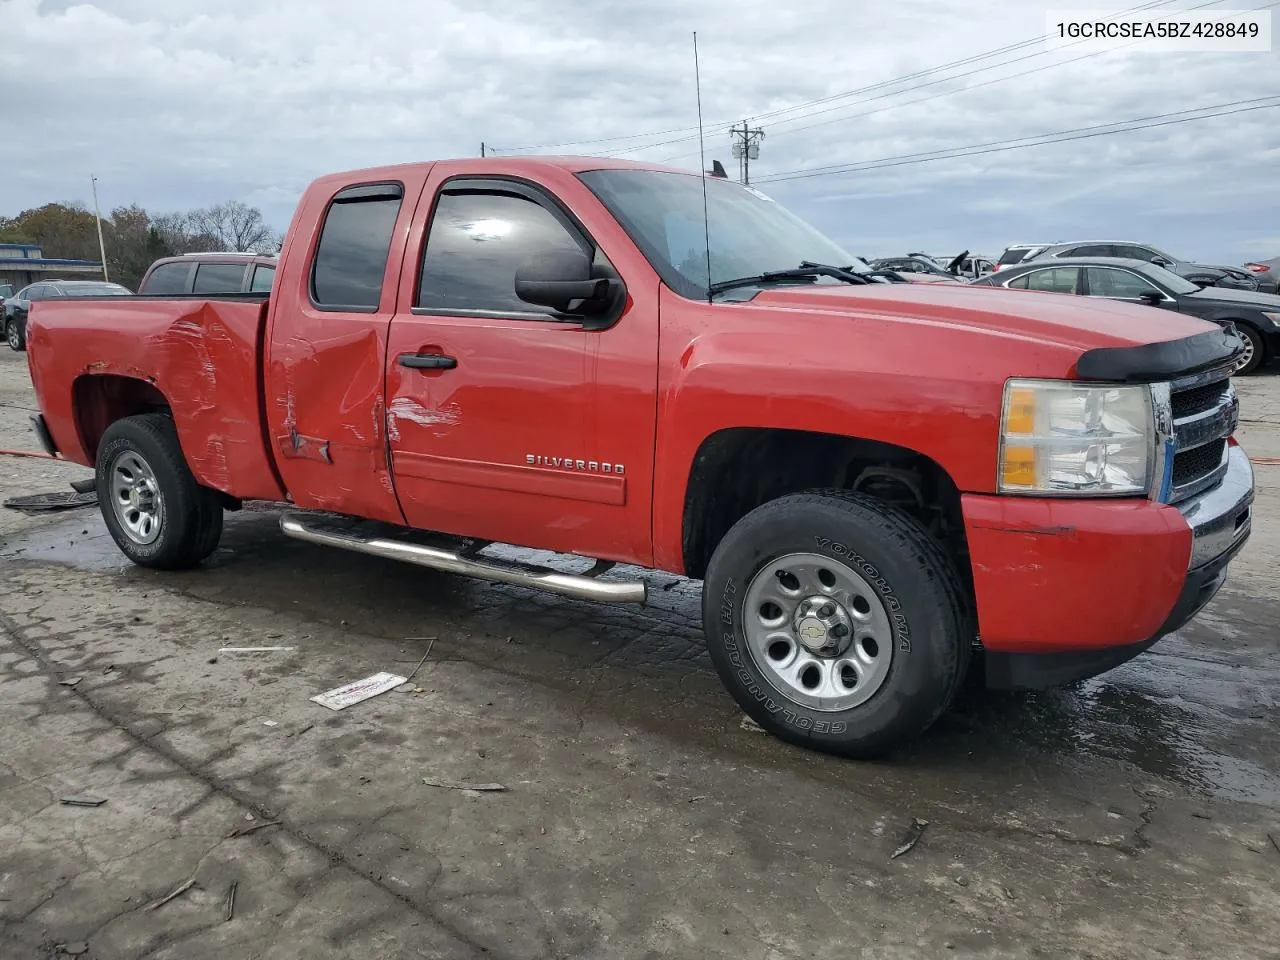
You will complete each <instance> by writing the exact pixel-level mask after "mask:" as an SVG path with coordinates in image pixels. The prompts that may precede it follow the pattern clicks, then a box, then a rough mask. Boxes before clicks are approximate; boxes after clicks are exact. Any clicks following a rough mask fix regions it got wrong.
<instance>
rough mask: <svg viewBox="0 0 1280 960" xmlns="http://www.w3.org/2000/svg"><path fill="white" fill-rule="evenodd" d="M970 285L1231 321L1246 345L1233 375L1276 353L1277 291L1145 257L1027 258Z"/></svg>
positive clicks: (1279, 332) (1279, 327)
mask: <svg viewBox="0 0 1280 960" xmlns="http://www.w3.org/2000/svg"><path fill="white" fill-rule="evenodd" d="M971 286H992V287H1007V288H1009V289H1011V290H1043V291H1046V292H1049V293H1074V294H1079V295H1081V296H1086V297H1106V298H1108V299H1110V300H1125V301H1128V302H1129V303H1145V304H1147V305H1148V306H1152V307H1159V308H1162V309H1165V310H1174V311H1176V312H1178V313H1186V314H1190V315H1191V316H1193V317H1199V318H1200V319H1202V320H1211V321H1213V322H1214V323H1218V324H1222V325H1223V326H1225V325H1226V324H1227V323H1233V324H1234V325H1235V328H1236V331H1237V332H1238V333H1239V334H1240V336H1241V337H1242V338H1243V340H1244V344H1245V351H1244V354H1243V356H1242V357H1241V358H1240V362H1239V364H1238V365H1237V367H1236V370H1235V372H1236V373H1237V374H1246V373H1252V372H1253V371H1254V370H1256V369H1257V368H1258V367H1259V366H1261V365H1262V364H1264V363H1266V362H1267V361H1268V360H1269V359H1271V358H1272V357H1274V356H1275V355H1276V354H1277V352H1280V296H1274V295H1272V294H1269V293H1258V292H1257V291H1253V290H1231V289H1229V288H1224V287H1205V288H1201V287H1199V286H1197V285H1196V284H1194V283H1192V282H1191V281H1190V280H1187V279H1186V278H1185V277H1180V276H1178V275H1177V274H1176V273H1173V272H1172V271H1170V270H1166V269H1165V268H1164V267H1160V266H1156V264H1154V263H1150V262H1148V261H1146V260H1134V259H1120V258H1112V257H1073V258H1071V259H1061V260H1057V259H1055V261H1053V262H1050V263H1046V262H1045V261H1043V260H1032V261H1030V262H1028V263H1022V264H1019V265H1017V266H1014V267H1010V268H1007V269H1005V270H1001V271H1000V272H999V273H997V274H992V275H991V276H989V277H985V278H983V279H982V280H976V281H974V283H973V284H971Z"/></svg>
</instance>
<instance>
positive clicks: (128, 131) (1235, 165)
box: [0, 0, 1280, 262]
mask: <svg viewBox="0 0 1280 960" xmlns="http://www.w3.org/2000/svg"><path fill="white" fill-rule="evenodd" d="M1260 2H1261V0H1255V4H1254V5H1259V3H1260ZM1051 5H1052V4H1049V3H1024V2H1001V3H995V2H991V3H988V4H986V5H982V6H975V5H973V4H971V3H961V2H959V0H947V2H944V0H928V2H914V3H912V4H907V5H900V6H898V7H893V6H886V7H880V8H874V9H873V8H871V7H869V6H867V5H853V6H850V5H849V4H842V3H837V2H834V0H813V2H810V3H806V4H803V5H791V6H790V7H789V8H784V7H782V5H779V4H776V3H775V2H772V0H732V2H730V0H703V2H702V3H699V4H696V5H695V4H689V3H686V2H683V0H681V2H676V0H652V2H642V3H634V2H628V3H624V2H620V0H600V2H586V0H555V2H552V0H501V2H498V0H470V2H463V0H457V2H452V0H364V2H362V3H360V4H358V5H352V4H350V3H349V2H346V0H344V2H338V0H308V2H306V3H304V2H302V0H274V2H272V3H268V4H264V3H262V2H261V0H216V2H215V0H185V2H183V3H180V4H175V3H172V2H167V0H96V2H85V3H77V2H69V0H58V2H51V0H43V2H41V0H0V22H3V24H4V33H5V37H6V41H5V48H6V66H5V79H4V87H3V93H2V94H0V127H2V128H3V129H4V131H5V135H4V140H5V141H6V142H7V143H9V144H12V143H14V142H18V143H21V145H22V149H21V150H13V149H6V150H5V161H4V172H5V175H4V176H3V177H2V178H0V212H3V213H14V212H17V210H19V209H22V208H24V207H28V206H33V205H36V204H39V203H43V202H47V201H49V200H54V199H74V198H78V197H79V198H87V194H88V177H89V174H90V173H94V174H96V175H97V176H98V177H99V187H100V191H101V194H102V201H103V204H104V205H105V206H107V207H113V206H117V205H125V204H129V203H134V202H136V203H140V204H142V205H144V206H147V207H148V208H153V209H157V210H166V209H182V208H189V207H194V206H201V205H205V204H208V203H212V202H216V201H219V200H224V199H241V200H244V201H245V202H249V203H254V204H257V205H259V206H261V207H262V209H263V210H264V212H265V213H266V215H267V217H268V219H269V220H270V221H271V222H273V223H274V224H276V225H277V226H279V227H283V226H284V225H285V224H286V223H287V221H288V218H289V216H290V215H291V214H292V211H293V206H294V203H295V202H296V200H297V197H298V195H299V193H300V192H301V190H302V189H303V187H304V186H305V184H306V183H307V181H308V180H310V179H311V178H312V177H314V176H317V175H319V174H321V173H325V172H329V171H333V170H341V169H347V168H352V167H359V166H367V165H374V164H383V163H395V162H403V161H409V160H422V159H433V158H439V157H449V156H468V155H474V154H476V153H478V151H479V147H480V143H481V141H484V142H486V143H487V144H488V145H489V147H490V148H492V149H497V150H499V151H504V152H512V151H515V150H516V148H520V147H522V146H529V145H542V144H547V145H557V146H555V151H554V152H577V153H599V154H612V155H625V156H631V157H635V158H638V159H646V160H653V161H659V160H660V161H667V162H671V163H673V164H676V165H683V166H688V167H692V168H696V167H697V165H698V162H699V161H698V142H697V138H696V126H695V124H696V109H695V102H694V84H693V80H694V77H693V58H692V48H691V43H690V34H691V32H692V31H694V30H697V31H698V36H699V48H700V53H701V56H702V87H703V111H704V115H705V118H706V120H707V121H708V125H707V128H706V135H707V153H708V160H710V159H712V158H717V159H721V160H722V161H723V162H724V163H725V165H726V167H727V168H728V169H729V170H730V171H734V172H736V167H737V165H736V162H735V161H733V160H731V159H730V157H729V149H728V147H729V137H728V132H727V128H728V125H729V124H730V123H731V122H734V121H736V120H740V119H742V118H744V117H746V118H751V117H759V118H760V119H759V120H758V121H756V123H757V124H758V125H759V126H761V127H762V128H764V130H765V133H766V138H765V141H764V143H763V145H762V152H761V157H760V159H759V160H758V161H757V162H755V163H753V165H752V172H753V179H755V180H756V181H757V182H758V183H759V184H760V185H761V187H762V189H765V190H766V191H767V192H768V193H770V194H771V195H772V196H775V197H776V198H777V199H779V200H780V201H782V202H783V203H785V204H786V205H787V206H789V207H791V208H792V209H794V210H795V211H796V212H797V213H799V214H800V215H801V216H804V217H805V218H807V219H809V220H811V221H812V222H814V223H815V225H817V226H819V227H820V228H821V229H823V230H825V231H826V232H828V233H830V234H832V235H833V237H835V238H836V239H837V240H839V241H840V242H841V243H842V244H843V245H844V246H846V247H847V248H849V249H852V250H854V251H856V252H860V253H866V254H878V253H883V254H886V255H887V254H891V253H895V252H900V251H904V250H906V249H921V248H924V249H936V250H939V251H942V252H945V251H947V250H952V249H959V248H961V247H970V248H972V249H975V250H983V251H986V252H989V253H996V252H999V250H1000V249H1001V248H1002V247H1003V246H1004V245H1005V244H1006V243H1009V242H1012V241H1015V240H1021V239H1049V240H1053V239H1070V238H1072V237H1076V236H1088V237H1111V236H1115V237H1121V238H1133V239H1143V240H1149V241H1150V242H1153V243H1156V244H1158V245H1160V246H1162V247H1164V248H1166V249H1169V250H1170V251H1172V252H1174V253H1176V254H1179V255H1183V254H1184V251H1185V252H1186V253H1187V254H1191V255H1195V256H1199V257H1202V258H1205V259H1209V260H1212V261H1214V262H1240V261H1241V260H1243V259H1245V258H1246V257H1257V256H1261V255H1268V256H1274V255H1276V254H1277V253H1280V249H1272V247H1268V246H1266V244H1268V243H1272V244H1273V246H1274V238H1275V215H1276V212H1277V210H1280V186H1278V185H1277V182H1276V177H1275V170H1276V169H1277V160H1278V159H1280V150H1278V149H1277V144H1278V143H1280V137H1278V136H1277V131H1280V110H1277V109H1272V110H1259V111H1255V112H1253V113H1243V114H1238V115H1236V116H1230V117H1220V118H1217V119H1210V120H1203V121H1198V122H1195V123H1185V124H1180V125H1177V126H1168V127H1162V128H1156V129H1151V130H1145V131H1140V132H1135V133H1129V134H1122V135H1119V136H1114V137H1099V138H1096V139H1089V140H1078V141H1074V142H1069V143H1060V144H1054V145H1049V146H1037V147H1032V148H1028V149H1022V150H1010V151H1003V152H995V153H990V154H986V155H982V156H972V157H966V158H957V159H943V160H936V161H932V162H927V163H915V164H910V165H903V166H888V167H882V168H880V169H875V170H867V171H862V172H854V173H848V174H843V175H838V176H824V177H814V178H811V179H797V180H785V181H775V182H773V183H770V182H768V181H769V178H770V177H771V176H773V177H776V176H778V175H780V174H785V173H788V172H793V171H798V170H802V169H807V168H811V167H818V166H830V165H836V164H841V163H859V162H864V161H875V160H879V159H882V158H887V157H897V156H903V155H908V154H918V153H921V152H924V151H936V150H949V149H952V148H955V147H957V146H965V145H969V144H976V143H983V142H990V141H1004V140H1009V139H1011V138H1017V137H1029V136H1034V135H1037V134H1042V133H1047V132H1051V131H1057V130H1066V129H1073V128H1079V127H1085V126H1090V125H1093V124H1099V123H1108V122H1112V121H1117V120H1128V119H1133V118H1138V117H1146V116H1153V115H1155V114H1163V113H1169V112H1172V111H1175V110H1182V109H1187V108H1191V107H1197V106H1204V105H1210V104H1216V103H1224V102H1227V101H1235V100H1243V99H1246V98H1249V97H1264V96H1267V95H1270V94H1275V93H1276V92H1277V91H1280V53H1256V54H1230V53H1228V54H1211V53H1204V54H1153V53H1142V52H1136V51H1134V50H1132V49H1130V50H1122V51H1118V52H1111V53H1105V54H1100V55H1090V56H1084V54H1083V52H1082V51H1079V50H1073V49H1067V50H1060V51H1047V50H1046V48H1045V46H1044V45H1043V43H1039V44H1035V45H1032V46H1028V47H1025V48H1018V49H1014V50H1011V51H1009V52H1008V53H1006V54H1005V55H1004V56H1003V57H1001V58H995V59H986V60H978V61H975V62H974V63H972V64H970V65H968V66H966V67H960V68H956V69H955V70H953V71H951V72H950V73H951V74H955V73H962V72H965V71H978V72H974V73H973V75H972V76H968V77H961V78H959V79H954V80H946V79H945V77H946V76H947V74H936V73H935V74H928V75H926V76H922V77H919V78H917V79H914V80H908V81H904V82H902V83H899V84H897V85H895V86H890V87H881V88H879V89H875V90H871V91H867V92H865V93H862V94H858V95H856V96H849V97H843V98H840V99H836V100H831V101H829V102H826V103H820V104H816V105H814V106H811V107H808V108H804V109H801V110H792V111H791V112H786V113H776V114H774V112H775V111H781V110H784V109H786V108H790V107H793V106H794V105H795V104H800V103H804V102H807V101H814V100H818V99H821V98H828V97H833V96H836V95H838V94H841V93H844V92H846V91H850V90H856V89H859V88H863V87H866V86H868V85H872V84H882V83H883V82H884V81H886V80H891V79H893V78H896V77H904V76H907V75H910V74H913V73H917V72H920V71H927V70H929V69H930V68H933V67H935V66H937V65H939V64H941V63H946V62H948V61H954V60H957V59H960V58H964V57H969V56H974V55H977V54H982V53H984V52H986V51H990V50H993V49H996V48H1000V47H1003V46H1007V45H1011V44H1015V43H1017V42H1019V41H1022V40H1026V39H1029V38H1033V37H1036V36H1038V35H1040V34H1042V33H1043V30H1044V12H1045V10H1046V9H1047V8H1048V7H1049V6H1051ZM1095 5H1096V4H1095ZM1166 5H1167V6H1169V8H1170V9H1176V8H1179V7H1185V6H1186V4H1185V3H1175V4H1166ZM1054 6H1056V5H1054ZM1071 6H1081V3H1079V2H1077V3H1075V4H1072V5H1071ZM1108 6H1109V7H1111V8H1114V7H1116V6H1120V5H1117V4H1109V5H1108ZM1218 6H1221V5H1220V4H1219V5H1218ZM1019 58H1024V59H1019ZM1013 61H1017V62H1013ZM1073 61H1074V62H1073ZM1002 62H1003V63H1004V65H1003V66H1001V65H999V64H1000V63H1002ZM988 67H989V68H991V69H983V68H988ZM1017 74H1025V75H1023V76H1016V75H1017ZM940 79H941V80H942V82H938V81H939V80H940ZM915 101H920V102H915ZM770 114H774V115H770ZM623 138H627V139H623ZM560 144H567V146H565V147H563V148H561V147H559V146H558V145H560Z"/></svg>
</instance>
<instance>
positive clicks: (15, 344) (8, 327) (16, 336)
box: [4, 317, 27, 352]
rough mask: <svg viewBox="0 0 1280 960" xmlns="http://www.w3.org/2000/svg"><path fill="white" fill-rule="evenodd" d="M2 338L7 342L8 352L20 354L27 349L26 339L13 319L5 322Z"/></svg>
mask: <svg viewBox="0 0 1280 960" xmlns="http://www.w3.org/2000/svg"><path fill="white" fill-rule="evenodd" d="M4 338H5V340H6V341H7V342H8V344H9V349H10V350H16V351H19V352H21V351H23V350H25V349H26V348H27V338H26V336H25V335H24V333H23V330H22V327H20V326H18V321H17V319H15V318H12V317H11V318H9V319H8V320H6V321H5V324H4Z"/></svg>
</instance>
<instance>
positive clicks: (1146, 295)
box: [1138, 290, 1164, 307]
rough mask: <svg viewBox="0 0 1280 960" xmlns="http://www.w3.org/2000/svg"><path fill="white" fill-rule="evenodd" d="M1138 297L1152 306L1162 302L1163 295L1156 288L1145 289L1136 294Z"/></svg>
mask: <svg viewBox="0 0 1280 960" xmlns="http://www.w3.org/2000/svg"><path fill="white" fill-rule="evenodd" d="M1138 299H1139V300H1141V301H1142V302H1143V303H1147V304H1150V305H1151V306H1153V307H1154V306H1157V305H1159V304H1161V303H1164V295H1163V294H1161V293H1160V292H1159V291H1157V290H1147V291H1145V292H1143V293H1140V294H1138Z"/></svg>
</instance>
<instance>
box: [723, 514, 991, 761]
mask: <svg viewBox="0 0 1280 960" xmlns="http://www.w3.org/2000/svg"><path fill="white" fill-rule="evenodd" d="M963 596H964V594H963V590H962V587H961V585H960V581H959V578H958V576H957V574H956V571H955V567H954V565H953V564H952V563H951V561H950V560H948V559H947V557H946V556H945V554H944V553H943V552H942V550H941V548H940V547H939V546H938V545H937V544H936V543H935V542H934V540H933V539H932V538H931V537H930V536H929V535H928V533H927V532H926V531H925V530H924V529H923V528H922V527H921V526H920V525H919V524H918V523H916V522H915V521H914V520H913V519H912V518H911V517H909V516H907V515H906V514H904V513H902V512H900V511H898V510H896V509H894V508H892V507H889V506H887V505H885V504H884V503H882V502H880V501H877V500H875V499H873V498H871V497H867V496H864V495H861V494H855V493H850V492H847V491H830V492H819V493H804V494H795V495H791V496H786V497H782V498H780V499H778V500H774V501H772V502H770V503H766V504H764V505H763V506H761V507H758V508H756V509H755V510H753V511H752V512H751V513H749V514H747V516H745V517H744V518H742V520H740V521H739V522H738V523H737V524H735V525H734V527H733V528H732V529H731V530H730V531H729V533H728V534H727V535H726V536H725V538H724V540H723V541H721V543H720V545H719V546H718V547H717V548H716V551H715V554H714V555H713V556H712V558H711V563H710V565H709V567H708V571H707V578H706V582H705V584H704V593H703V624H704V629H705V631H706V635H707V645H708V649H709V652H710V654H711V659H712V661H713V662H714V664H715V666H716V670H717V671H718V672H719V674H720V678H721V680H722V681H723V682H724V684H725V686H726V687H727V688H728V690H729V692H730V693H731V694H732V695H733V697H734V699H736V700H737V701H738V703H739V704H740V705H741V706H742V708H743V709H744V710H745V711H746V712H747V713H748V714H749V715H750V716H751V718H752V719H754V720H755V721H756V722H757V723H759V724H760V725H761V726H763V727H764V728H765V729H767V730H769V731H770V732H771V733H773V734H775V735H776V736H778V737H780V738H782V739H784V740H788V741H790V742H793V743H798V744H801V745H803V746H808V747H813V748H816V749H819V750H826V751H830V752H833V753H840V754H844V755H846V756H851V757H858V758H873V757H877V756H881V755H883V754H885V753H887V752H889V751H891V750H893V749H895V748H897V747H900V746H903V745H905V744H907V743H909V742H910V741H911V740H913V739H914V738H915V737H917V736H918V735H919V734H920V733H922V732H923V731H924V730H925V729H926V728H928V727H929V726H930V725H931V724H932V723H933V722H934V721H935V720H936V719H937V718H938V716H939V715H941V713H942V712H943V711H944V710H945V709H946V708H947V707H948V706H949V705H950V703H951V701H952V699H953V698H954V697H955V695H956V692H957V690H958V689H959V687H960V684H961V681H962V680H963V679H964V675H965V670H966V668H967V666H968V661H969V654H970V641H971V639H972V636H973V630H972V629H971V628H970V627H969V618H968V616H967V614H966V612H965V610H966V606H965V604H964V602H963Z"/></svg>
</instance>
